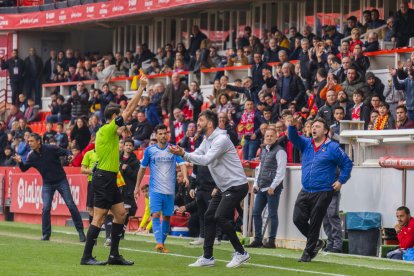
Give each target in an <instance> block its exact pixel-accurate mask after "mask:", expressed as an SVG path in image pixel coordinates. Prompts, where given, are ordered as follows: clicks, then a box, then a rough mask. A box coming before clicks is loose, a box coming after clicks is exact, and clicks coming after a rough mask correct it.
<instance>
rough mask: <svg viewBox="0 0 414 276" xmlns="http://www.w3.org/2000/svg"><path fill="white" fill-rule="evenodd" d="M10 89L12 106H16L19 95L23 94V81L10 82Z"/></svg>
mask: <svg viewBox="0 0 414 276" xmlns="http://www.w3.org/2000/svg"><path fill="white" fill-rule="evenodd" d="M10 87H11V90H12V104H14V105H17V102H18V101H19V95H20V94H23V87H24V82H23V80H10Z"/></svg>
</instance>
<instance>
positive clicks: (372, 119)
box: [367, 110, 379, 130]
mask: <svg viewBox="0 0 414 276" xmlns="http://www.w3.org/2000/svg"><path fill="white" fill-rule="evenodd" d="M378 116H379V112H378V110H371V114H370V116H369V118H370V119H369V124H368V128H367V129H368V130H374V123H375V120H376V119H377V118H378Z"/></svg>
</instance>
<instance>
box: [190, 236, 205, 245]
mask: <svg viewBox="0 0 414 276" xmlns="http://www.w3.org/2000/svg"><path fill="white" fill-rule="evenodd" d="M190 244H191V245H203V244H204V238H198V239H196V240H193V241H192V242H190Z"/></svg>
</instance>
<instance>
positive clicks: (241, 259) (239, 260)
mask: <svg viewBox="0 0 414 276" xmlns="http://www.w3.org/2000/svg"><path fill="white" fill-rule="evenodd" d="M248 260H250V255H249V253H248V252H247V251H245V252H244V254H240V253H239V252H236V253H234V254H233V258H232V259H231V261H230V262H229V263H228V264H227V265H226V267H227V268H236V267H239V266H241V265H242V264H243V263H245V262H247V261H248Z"/></svg>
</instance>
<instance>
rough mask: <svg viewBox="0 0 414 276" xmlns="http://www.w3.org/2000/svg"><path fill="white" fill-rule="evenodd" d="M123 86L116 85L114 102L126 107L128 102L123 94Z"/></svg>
mask: <svg viewBox="0 0 414 276" xmlns="http://www.w3.org/2000/svg"><path fill="white" fill-rule="evenodd" d="M124 93H125V92H124V88H123V87H122V86H118V87H117V88H116V96H115V103H117V104H119V105H121V106H123V107H124V108H125V107H126V105H127V103H128V97H127V96H125V94H124Z"/></svg>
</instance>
